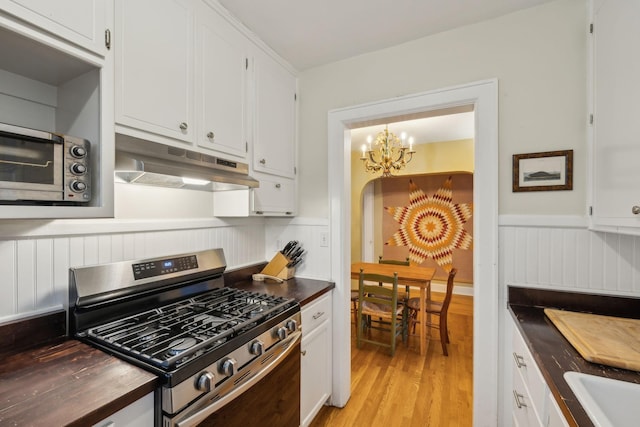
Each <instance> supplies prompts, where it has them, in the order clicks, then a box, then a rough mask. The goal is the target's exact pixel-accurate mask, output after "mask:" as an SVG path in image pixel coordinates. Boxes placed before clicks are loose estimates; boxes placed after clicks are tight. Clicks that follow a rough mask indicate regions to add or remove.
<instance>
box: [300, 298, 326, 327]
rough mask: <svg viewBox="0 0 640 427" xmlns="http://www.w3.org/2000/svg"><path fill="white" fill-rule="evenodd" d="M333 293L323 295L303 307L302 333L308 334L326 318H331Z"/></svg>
mask: <svg viewBox="0 0 640 427" xmlns="http://www.w3.org/2000/svg"><path fill="white" fill-rule="evenodd" d="M330 296H331V294H327V295H323V296H322V297H320V298H318V299H317V300H315V301H313V302H311V303H309V304H307V305H306V306H304V307H303V308H302V335H303V336H306V335H307V334H309V333H310V332H311V331H313V330H314V329H315V328H317V327H318V325H320V324H321V323H322V322H324V321H325V320H329V319H331V298H330Z"/></svg>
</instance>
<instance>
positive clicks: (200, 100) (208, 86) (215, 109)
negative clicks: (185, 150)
mask: <svg viewBox="0 0 640 427" xmlns="http://www.w3.org/2000/svg"><path fill="white" fill-rule="evenodd" d="M246 50H247V42H246V39H245V38H244V37H243V36H242V35H241V34H240V33H239V32H238V31H236V30H235V29H234V28H233V27H231V25H230V24H229V23H228V22H227V21H225V20H224V19H223V18H222V17H221V16H220V15H218V14H217V13H214V12H213V10H211V9H210V8H209V7H208V6H206V5H204V4H200V10H199V12H198V14H197V16H196V55H195V60H196V100H197V108H196V111H197V136H196V142H197V144H198V145H199V146H201V147H204V148H210V149H213V150H216V151H220V152H222V153H228V154H233V155H235V156H238V157H241V158H243V159H244V158H246V156H247V150H248V143H247V137H246V114H247V112H246V108H247V93H246V87H247V69H248V56H247V53H246Z"/></svg>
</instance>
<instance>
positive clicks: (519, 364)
mask: <svg viewBox="0 0 640 427" xmlns="http://www.w3.org/2000/svg"><path fill="white" fill-rule="evenodd" d="M513 359H514V360H515V361H516V366H517V367H518V368H522V367H523V366H527V364H526V363H524V357H522V356H520V355H519V354H517V353H516V352H515V351H514V352H513Z"/></svg>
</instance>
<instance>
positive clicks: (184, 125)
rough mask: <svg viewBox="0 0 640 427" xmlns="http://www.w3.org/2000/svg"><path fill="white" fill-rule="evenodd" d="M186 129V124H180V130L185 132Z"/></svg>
mask: <svg viewBox="0 0 640 427" xmlns="http://www.w3.org/2000/svg"><path fill="white" fill-rule="evenodd" d="M188 127H189V125H188V124H187V122H182V123H180V130H187V128H188Z"/></svg>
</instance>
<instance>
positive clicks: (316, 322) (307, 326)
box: [300, 292, 332, 427]
mask: <svg viewBox="0 0 640 427" xmlns="http://www.w3.org/2000/svg"><path fill="white" fill-rule="evenodd" d="M331 294H332V293H331V292H329V293H327V294H325V295H323V296H322V297H320V298H318V299H317V300H315V301H313V302H312V303H310V304H309V305H307V306H305V307H302V346H301V347H302V371H301V379H300V424H301V425H302V426H303V427H305V426H308V425H309V424H311V421H313V418H314V417H315V416H316V415H317V414H318V411H320V409H321V408H322V406H323V405H324V404H325V402H326V401H327V400H328V399H329V397H330V396H331V385H332V384H331V336H332V334H331V313H332V311H331Z"/></svg>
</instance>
